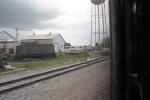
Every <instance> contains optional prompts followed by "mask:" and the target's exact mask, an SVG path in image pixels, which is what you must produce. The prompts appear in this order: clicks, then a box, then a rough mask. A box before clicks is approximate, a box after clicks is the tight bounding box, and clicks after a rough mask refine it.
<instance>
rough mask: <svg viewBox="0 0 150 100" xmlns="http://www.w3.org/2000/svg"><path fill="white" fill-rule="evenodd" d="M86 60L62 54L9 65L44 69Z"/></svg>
mask: <svg viewBox="0 0 150 100" xmlns="http://www.w3.org/2000/svg"><path fill="white" fill-rule="evenodd" d="M86 59H87V57H85V56H80V55H68V54H64V53H60V54H57V56H56V57H55V58H47V59H40V60H38V61H21V60H9V61H8V63H9V64H10V65H12V66H14V67H25V68H43V67H53V66H58V65H61V64H64V63H66V62H70V61H77V60H86Z"/></svg>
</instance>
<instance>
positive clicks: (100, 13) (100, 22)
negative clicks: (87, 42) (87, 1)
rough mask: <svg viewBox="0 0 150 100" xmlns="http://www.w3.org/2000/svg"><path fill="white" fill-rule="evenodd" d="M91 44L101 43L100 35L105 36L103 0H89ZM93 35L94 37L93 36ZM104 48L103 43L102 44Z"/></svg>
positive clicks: (105, 25)
mask: <svg viewBox="0 0 150 100" xmlns="http://www.w3.org/2000/svg"><path fill="white" fill-rule="evenodd" d="M91 2H92V7H91V46H92V44H93V43H94V45H96V43H98V44H101V36H102V37H103V38H105V37H106V36H107V24H106V12H105V3H104V2H105V0H91ZM93 36H94V37H93ZM104 48H105V45H104Z"/></svg>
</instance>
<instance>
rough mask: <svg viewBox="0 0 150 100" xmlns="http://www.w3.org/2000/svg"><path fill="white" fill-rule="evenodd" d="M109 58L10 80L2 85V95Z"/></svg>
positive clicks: (0, 92) (0, 91)
mask: <svg viewBox="0 0 150 100" xmlns="http://www.w3.org/2000/svg"><path fill="white" fill-rule="evenodd" d="M109 58H110V57H109V56H107V57H100V58H95V59H94V60H90V61H85V62H82V63H78V64H74V65H71V66H67V67H63V68H59V69H55V70H50V71H47V72H43V73H38V74H35V75H31V76H26V77H23V78H20V79H15V80H10V81H7V82H3V83H0V95H1V94H4V93H6V92H10V91H14V90H17V89H19V88H22V87H26V86H29V85H32V84H35V83H37V82H41V81H44V80H47V79H51V78H54V77H58V76H61V75H64V74H66V73H69V72H72V71H75V70H79V69H81V68H84V67H87V66H89V65H92V64H95V63H98V62H102V61H105V60H107V59H109Z"/></svg>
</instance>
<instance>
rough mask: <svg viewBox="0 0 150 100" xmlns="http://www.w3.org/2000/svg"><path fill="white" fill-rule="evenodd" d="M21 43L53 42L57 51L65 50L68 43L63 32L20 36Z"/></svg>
mask: <svg viewBox="0 0 150 100" xmlns="http://www.w3.org/2000/svg"><path fill="white" fill-rule="evenodd" d="M20 42H21V45H25V44H53V45H54V48H55V52H56V53H57V52H64V44H65V43H66V42H65V40H64V39H63V37H62V36H61V34H52V33H49V34H35V33H33V35H26V36H25V35H24V36H21V37H20Z"/></svg>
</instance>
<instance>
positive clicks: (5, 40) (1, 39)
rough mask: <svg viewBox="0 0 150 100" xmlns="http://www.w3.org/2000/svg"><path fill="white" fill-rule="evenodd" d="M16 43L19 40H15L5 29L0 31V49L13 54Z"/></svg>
mask: <svg viewBox="0 0 150 100" xmlns="http://www.w3.org/2000/svg"><path fill="white" fill-rule="evenodd" d="M18 43H19V42H18V41H17V40H16V38H15V37H13V36H12V35H10V34H9V33H7V32H6V31H2V32H0V51H5V52H7V53H11V54H15V51H16V50H15V48H16V46H17V45H18Z"/></svg>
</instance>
